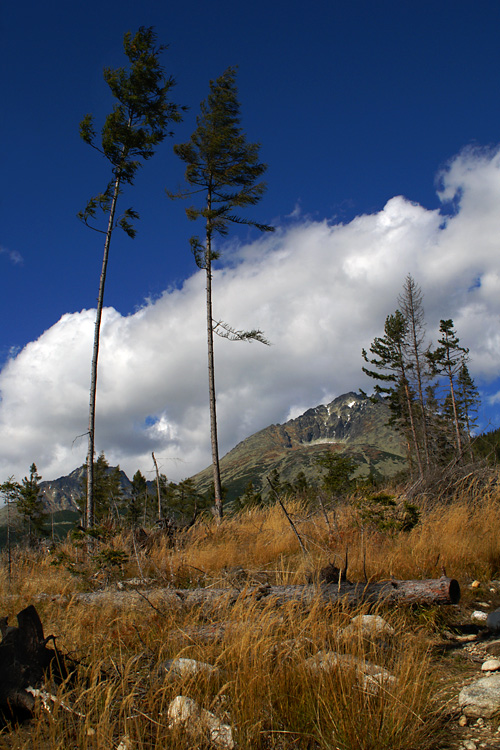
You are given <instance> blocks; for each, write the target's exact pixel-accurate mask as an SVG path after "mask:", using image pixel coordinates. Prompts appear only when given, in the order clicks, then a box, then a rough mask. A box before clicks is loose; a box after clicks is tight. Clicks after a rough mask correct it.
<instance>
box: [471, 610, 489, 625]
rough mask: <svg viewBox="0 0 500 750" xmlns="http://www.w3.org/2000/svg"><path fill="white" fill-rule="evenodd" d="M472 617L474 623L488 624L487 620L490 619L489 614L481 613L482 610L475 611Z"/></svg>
mask: <svg viewBox="0 0 500 750" xmlns="http://www.w3.org/2000/svg"><path fill="white" fill-rule="evenodd" d="M470 617H471V620H474V622H486V620H487V619H488V613H487V612H481V610H480V609H475V610H474V612H473V613H472V614H471V616H470Z"/></svg>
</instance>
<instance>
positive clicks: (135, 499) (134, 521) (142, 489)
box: [127, 471, 148, 527]
mask: <svg viewBox="0 0 500 750" xmlns="http://www.w3.org/2000/svg"><path fill="white" fill-rule="evenodd" d="M131 493H132V498H131V500H130V503H129V506H128V511H127V518H128V521H129V523H130V525H131V526H132V527H135V526H137V525H138V523H139V518H140V517H141V511H142V514H143V515H144V516H145V515H147V506H148V483H147V481H146V477H145V476H144V475H143V474H142V473H141V472H140V471H136V472H135V474H134V476H133V477H132V487H131Z"/></svg>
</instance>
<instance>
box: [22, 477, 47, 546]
mask: <svg viewBox="0 0 500 750" xmlns="http://www.w3.org/2000/svg"><path fill="white" fill-rule="evenodd" d="M41 479H42V477H41V476H40V475H39V474H38V470H37V468H36V464H34V463H33V464H31V466H30V473H29V476H28V477H24V479H23V480H22V482H21V485H20V487H19V493H18V498H17V501H16V507H17V512H18V513H19V515H20V516H21V519H22V522H23V525H24V527H25V528H26V531H27V534H28V540H29V542H30V543H31V541H32V540H33V538H34V537H35V536H40V535H41V534H43V533H44V525H45V512H44V506H43V499H42V494H41V490H40V481H41Z"/></svg>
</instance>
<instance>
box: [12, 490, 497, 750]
mask: <svg viewBox="0 0 500 750" xmlns="http://www.w3.org/2000/svg"><path fill="white" fill-rule="evenodd" d="M287 508H288V511H289V513H290V514H291V516H292V519H293V521H294V524H295V526H296V529H297V531H298V532H299V534H300V535H301V539H302V540H303V542H304V544H305V546H306V548H307V550H308V554H307V555H304V554H303V552H302V550H301V549H300V546H299V543H298V541H297V538H296V536H295V534H294V532H293V530H292V529H291V527H290V525H289V523H288V521H287V519H286V518H285V517H284V515H283V513H282V511H281V509H280V508H279V507H278V506H277V507H271V508H268V509H260V510H252V511H249V512H245V513H241V514H239V515H238V516H235V517H231V518H227V519H224V521H223V523H222V525H221V526H220V527H219V528H217V527H215V525H213V524H212V523H209V522H203V523H201V524H199V525H198V526H197V527H195V528H194V529H191V530H190V531H189V532H188V533H187V534H186V536H185V537H181V538H180V539H179V542H178V544H176V545H175V546H174V547H171V546H169V545H168V544H167V543H166V541H165V540H159V541H158V542H157V543H156V544H155V545H154V546H153V548H152V549H150V550H149V551H148V552H146V551H145V550H139V549H137V546H135V547H134V545H133V543H132V542H131V539H130V535H127V534H125V533H122V534H121V535H118V536H116V537H115V538H114V539H113V541H112V542H110V543H107V544H106V545H105V547H109V548H110V549H111V548H112V549H114V550H115V551H116V550H118V551H124V552H126V554H127V555H128V559H127V560H126V561H124V563H123V565H122V567H121V568H120V566H117V568H116V570H111V571H108V572H107V573H106V572H105V573H104V579H103V573H102V571H100V572H99V571H97V569H96V564H95V563H93V562H92V560H91V559H89V557H88V556H87V554H86V552H85V550H84V549H81V548H80V549H77V548H75V547H74V545H72V544H71V543H70V542H69V541H68V542H65V543H64V544H63V545H61V546H60V548H59V549H58V550H57V554H60V553H61V552H64V555H65V556H64V558H61V557H60V558H59V560H60V562H59V564H57V565H54V564H53V563H54V561H55V560H56V555H55V554H52V555H49V554H46V555H37V554H35V553H29V552H24V553H22V554H21V553H16V555H15V556H14V559H13V562H12V575H11V579H10V581H9V579H8V574H7V567H6V565H5V564H4V565H3V567H2V568H1V569H0V614H1V615H4V614H7V613H10V614H11V615H13V614H15V613H16V612H18V611H19V610H21V609H23V608H24V607H25V606H27V605H28V604H30V603H35V604H36V607H37V610H38V612H39V614H40V617H41V620H42V622H43V625H44V630H45V633H46V634H50V633H53V634H54V635H56V636H57V644H58V648H59V650H60V651H61V653H65V654H70V655H71V656H72V657H73V658H74V659H75V660H76V662H78V666H77V667H76V671H75V674H74V676H73V677H72V679H70V680H68V681H67V682H66V683H64V684H62V685H59V686H52V687H51V692H53V693H54V694H56V696H57V699H58V700H57V701H56V702H55V703H54V705H53V706H52V711H51V712H48V711H47V710H45V709H44V708H43V706H42V705H40V706H39V707H38V708H37V712H36V715H35V717H34V718H33V720H32V721H31V722H30V723H29V725H27V726H26V727H21V728H19V729H17V730H12V728H6V729H4V730H3V731H2V732H1V733H0V749H3V748H18V749H19V750H27V749H28V748H30V749H33V750H35V749H36V750H44V749H45V748H50V749H51V750H67V749H68V748H72V750H73V749H75V750H83V749H84V748H89V749H92V750H104V749H105V750H110V748H113V749H115V748H117V747H118V745H119V743H120V742H121V741H122V740H123V741H124V738H125V737H127V738H128V742H129V747H130V750H136V749H137V750H152V749H153V748H162V750H163V748H195V747H196V748H203V747H205V746H206V747H208V746H209V744H208V743H207V740H206V738H204V737H203V735H197V736H196V737H187V736H186V734H185V733H184V731H183V730H182V729H180V728H175V729H170V728H169V727H168V722H167V708H168V705H169V703H170V701H171V700H172V699H173V698H174V697H175V696H176V695H186V696H189V697H191V698H193V699H194V700H196V701H197V702H198V703H199V704H200V705H201V706H202V707H203V708H205V709H207V710H209V711H212V712H213V713H215V714H216V715H217V716H218V717H219V718H220V719H222V720H223V721H224V722H226V723H228V724H230V725H231V726H232V727H233V730H234V732H235V737H236V741H237V743H238V747H239V748H241V750H246V749H248V750H250V749H252V750H271V749H272V748H273V749H274V748H276V750H277V749H278V748H279V749H281V750H288V749H290V750H291V748H311V749H313V748H314V749H319V750H327V749H330V748H339V749H340V750H360V749H362V750H372V749H373V750H380V748H382V747H383V748H391V749H393V750H413V749H414V748H422V749H424V750H425V748H433V747H436V746H437V744H436V743H437V738H438V736H439V716H440V707H439V705H438V701H437V699H436V696H437V694H438V689H437V685H436V676H435V668H434V667H433V664H432V661H431V658H430V652H429V638H428V634H426V631H425V628H424V627H416V620H415V617H414V616H413V615H411V614H408V613H406V612H405V611H404V610H402V609H401V610H394V611H392V612H384V613H383V614H384V617H385V618H386V619H387V620H389V621H390V623H391V624H392V626H393V627H394V629H395V631H396V635H395V637H393V638H390V639H386V640H385V641H384V642H383V643H377V642H374V643H369V642H367V641H366V640H364V639H363V638H361V637H352V638H350V639H343V638H342V637H341V636H340V632H341V630H342V628H343V627H344V626H345V625H346V624H347V623H348V622H349V621H350V619H351V618H352V616H353V615H355V614H357V613H359V612H366V611H368V610H367V608H358V609H357V610H356V611H353V610H352V608H351V609H349V608H347V606H345V605H342V604H338V605H336V606H325V605H321V604H320V603H316V604H315V605H313V606H312V607H310V608H309V609H306V608H304V607H302V606H301V605H298V604H293V605H292V604H289V605H286V606H283V607H280V608H276V607H273V606H271V605H270V604H263V603H259V602H255V601H249V600H248V599H247V600H241V601H238V602H237V604H236V605H234V606H233V607H232V608H231V609H226V610H222V611H221V610H220V609H219V610H217V611H214V612H213V613H212V614H210V613H209V612H207V611H206V610H204V611H201V610H200V609H195V608H192V609H191V610H187V609H183V608H182V607H178V608H175V609H173V608H167V607H166V606H165V605H162V604H161V600H159V601H157V600H156V599H154V598H153V594H148V598H150V601H151V604H148V602H147V601H146V600H141V601H140V603H139V604H136V605H135V606H133V607H131V608H129V609H123V608H117V607H116V606H113V604H112V603H108V604H102V603H99V604H88V603H83V602H82V601H80V600H78V599H77V597H76V596H75V595H76V594H77V593H78V592H79V591H81V590H82V589H87V590H88V589H89V588H91V587H92V586H93V587H96V586H99V585H102V584H103V580H104V581H110V580H112V579H115V578H131V577H148V578H153V579H154V580H155V583H154V584H153V585H157V586H160V587H164V586H167V585H171V586H175V587H177V588H181V587H192V586H214V585H228V581H229V582H234V581H233V578H232V576H233V575H234V576H237V578H238V574H237V572H235V571H234V570H233V569H236V568H243V569H244V571H245V575H246V579H245V577H243V578H238V580H237V585H239V586H242V587H244V586H245V583H246V580H249V581H250V582H251V581H261V582H263V581H266V580H267V581H269V582H270V583H303V582H304V575H305V574H306V572H307V571H311V570H314V569H317V568H318V567H319V566H322V565H324V564H325V563H326V562H328V561H330V560H333V561H335V563H336V564H337V565H339V566H340V565H341V563H342V561H343V558H344V553H345V547H346V545H347V547H348V550H349V571H348V576H349V578H350V579H351V580H363V576H364V574H365V572H366V574H367V575H368V577H370V578H374V579H379V578H387V577H389V576H394V577H397V578H402V579H404V578H422V577H439V576H440V575H441V573H442V566H443V565H444V566H445V568H446V572H447V574H448V575H449V576H452V577H456V578H457V579H458V580H459V581H460V582H461V583H463V582H465V581H468V580H470V579H471V578H480V579H484V580H486V579H491V578H494V577H496V576H499V575H500V567H499V566H500V538H499V537H498V534H497V530H498V528H499V526H500V502H499V497H498V496H497V495H496V494H495V490H494V489H493V488H492V489H491V490H490V492H489V493H488V494H487V496H485V497H484V498H483V500H482V502H478V499H477V498H474V501H473V502H472V501H471V499H470V498H463V499H460V498H457V499H456V500H455V501H454V502H453V503H451V504H450V505H448V506H446V507H444V508H441V509H433V510H431V511H429V512H428V513H427V514H426V515H425V516H423V517H422V519H421V521H420V523H419V524H418V525H417V526H416V527H415V528H414V529H413V530H412V531H411V532H409V533H406V534H396V535H390V534H387V533H382V532H380V531H378V530H376V529H371V528H363V527H362V525H361V524H360V518H359V513H358V511H357V510H356V508H355V506H354V505H351V504H346V505H345V506H342V507H339V508H337V509H336V512H335V514H333V513H330V516H329V519H328V520H329V526H328V525H327V523H326V520H325V518H324V516H323V515H322V514H318V513H311V512H310V511H309V510H308V509H307V507H306V506H305V505H304V504H301V503H298V502H295V501H287ZM4 562H5V561H4ZM63 563H64V564H63ZM65 565H66V567H69V568H71V567H72V565H73V573H72V572H70V570H67V569H66V567H65ZM75 571H78V575H75V574H74V573H75ZM96 573H97V577H94V576H95V574H96ZM61 594H62V595H63V596H62V597H61V596H59V595H61ZM431 620H432V617H430V618H429V621H431ZM214 622H215V623H219V622H224V623H226V628H225V630H224V631H221V633H220V638H219V639H218V640H217V639H215V640H208V641H207V640H206V639H204V637H203V631H199V628H200V627H204V628H206V626H207V625H210V624H211V623H214ZM431 624H433V623H431ZM319 651H335V652H337V653H346V654H350V655H351V656H355V657H357V658H359V659H367V660H368V661H370V662H372V663H375V664H378V665H380V666H382V667H385V668H386V669H388V670H389V671H390V672H391V673H392V674H393V675H394V676H395V677H396V684H395V686H394V685H390V684H389V685H385V684H384V685H383V686H382V688H381V689H380V690H379V691H378V692H376V693H375V694H370V693H369V692H367V691H366V689H364V688H363V686H362V684H361V683H360V680H359V675H358V674H357V673H356V670H354V669H349V668H345V667H343V668H342V669H330V670H325V671H320V672H313V671H311V669H310V668H308V664H307V659H308V658H309V657H311V656H312V655H314V654H317V653H318V652H319ZM179 656H183V657H188V658H193V659H197V660H200V661H204V662H208V663H210V664H212V665H215V666H217V667H218V668H219V670H220V671H219V673H218V674H217V675H211V676H206V675H205V676H203V675H197V676H193V675H191V676H185V677H182V678H175V679H173V678H168V677H167V675H166V673H165V670H162V668H161V665H162V663H163V662H164V661H165V660H166V659H169V658H174V657H179Z"/></svg>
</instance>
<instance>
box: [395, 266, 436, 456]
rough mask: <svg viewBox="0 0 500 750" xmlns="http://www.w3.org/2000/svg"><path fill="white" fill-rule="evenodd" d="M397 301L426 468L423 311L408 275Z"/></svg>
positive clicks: (417, 289)
mask: <svg viewBox="0 0 500 750" xmlns="http://www.w3.org/2000/svg"><path fill="white" fill-rule="evenodd" d="M398 302H399V304H400V307H401V308H402V312H403V314H404V316H405V317H406V320H407V321H408V323H409V326H410V333H411V346H410V349H411V350H412V354H413V362H414V364H415V373H416V376H417V388H418V400H419V403H420V411H421V417H422V420H421V421H422V437H423V443H424V454H425V463H426V466H427V470H429V467H430V453H429V433H428V426H427V415H426V406H425V400H424V393H423V387H422V356H421V345H422V338H423V337H421V338H420V339H419V336H418V331H422V330H423V328H424V320H423V318H424V311H423V307H422V292H421V290H420V287H418V286H417V285H416V284H415V281H414V280H413V278H412V277H411V276H410V275H408V276H407V278H406V281H405V285H404V288H403V293H402V294H401V295H400V296H399V297H398Z"/></svg>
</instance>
